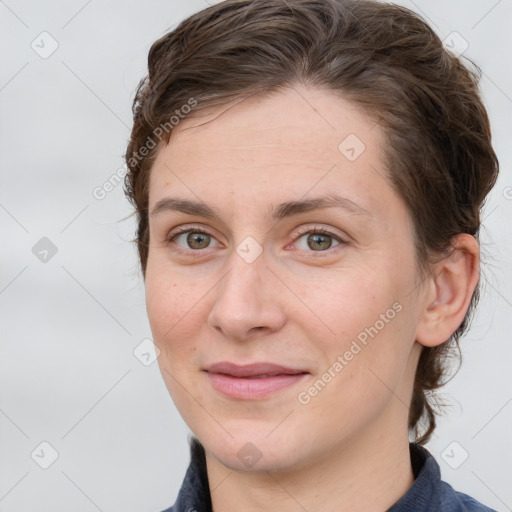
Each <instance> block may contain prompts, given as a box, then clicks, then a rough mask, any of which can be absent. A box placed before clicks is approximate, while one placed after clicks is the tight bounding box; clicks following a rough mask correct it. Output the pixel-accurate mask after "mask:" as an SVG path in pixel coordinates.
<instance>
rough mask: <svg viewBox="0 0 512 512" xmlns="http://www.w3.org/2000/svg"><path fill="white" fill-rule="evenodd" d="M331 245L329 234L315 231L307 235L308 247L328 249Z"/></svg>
mask: <svg viewBox="0 0 512 512" xmlns="http://www.w3.org/2000/svg"><path fill="white" fill-rule="evenodd" d="M331 245H332V238H331V237H330V236H329V235H322V234H321V233H315V234H312V235H309V236H308V246H309V248H310V249H313V250H314V251H316V250H322V249H329V248H330V247H331Z"/></svg>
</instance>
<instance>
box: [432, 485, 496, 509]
mask: <svg viewBox="0 0 512 512" xmlns="http://www.w3.org/2000/svg"><path fill="white" fill-rule="evenodd" d="M440 505H441V507H442V510H443V511H444V512H496V511H495V510H494V509H492V508H489V507H487V506H485V505H483V504H482V503H480V502H479V501H477V500H475V499H474V498H472V497H471V496H468V495H467V494H464V493H462V492H458V491H456V490H455V489H454V488H453V487H452V486H451V485H450V484H448V483H446V482H441V493H440Z"/></svg>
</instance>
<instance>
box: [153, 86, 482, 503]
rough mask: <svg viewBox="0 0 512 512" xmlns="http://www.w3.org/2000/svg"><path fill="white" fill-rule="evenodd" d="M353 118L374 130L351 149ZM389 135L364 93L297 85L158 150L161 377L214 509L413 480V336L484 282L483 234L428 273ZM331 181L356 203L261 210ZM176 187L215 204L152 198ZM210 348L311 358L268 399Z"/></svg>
mask: <svg viewBox="0 0 512 512" xmlns="http://www.w3.org/2000/svg"><path fill="white" fill-rule="evenodd" d="M349 134H355V135H356V136H357V137H358V138H359V139H360V140H361V141H363V143H364V144H365V150H364V151H363V152H362V153H361V154H360V155H359V156H358V157H357V158H356V159H355V160H354V161H350V160H349V159H348V158H347V157H346V156H345V154H343V153H342V152H341V151H340V150H339V149H338V147H339V145H340V143H341V142H342V141H343V140H344V139H345V138H346V137H347V136H348V135H349ZM384 144H385V140H384V133H383V131H382V128H381V127H380V126H379V125H378V124H376V123H375V122H374V121H373V120H372V119H370V118H369V117H368V116H367V115H365V114H364V113H363V112H362V111H361V110H359V109H358V108H357V107H356V106H355V105H354V104H352V103H350V102H348V101H347V100H345V99H343V98H340V97H339V95H334V93H332V92H330V91H325V90H319V89H313V88H304V87H295V88H289V89H285V90H283V91H281V92H279V93H276V94H273V95H271V96H267V97H264V98H254V97H253V98H249V99H245V100H244V101H241V102H238V103H236V104H234V105H230V107H229V108H227V107H226V108H223V109H221V110H217V111H212V112H209V113H207V114H206V115H205V114H202V115H201V117H200V118H199V117H196V118H187V119H185V120H184V121H182V122H181V123H180V124H179V125H178V126H177V127H176V128H175V129H174V130H173V133H172V136H171V139H170V143H169V144H168V145H166V146H164V147H162V148H161V149H160V151H159V153H158V156H157V158H156V160H155V162H154V165H153V167H152V170H151V177H150V188H149V211H150V248H149V257H148V263H147V269H146V299H147V311H148V316H149V321H150V324H151V329H152V332H153V336H154V340H155V343H156V345H157V346H158V348H159V349H160V351H161V353H160V356H159V359H158V360H159V365H160V369H161V371H162V375H163V377H164V380H165V382H166V385H167V388H168V390H169V392H170V394H171V396H172V398H173V400H174V402H175V404H176V406H177V408H178V410H179V412H180V414H181V415H182V417H183V418H184V420H185V421H186V423H187V424H188V426H189V428H190V429H191V431H192V432H193V433H194V434H195V435H196V436H197V438H198V439H199V440H200V441H201V442H202V444H203V445H204V447H205V449H206V456H207V470H208V478H209V482H210V489H211V494H212V501H213V508H214V510H216V511H222V512H230V511H235V510H237V511H238V510H246V511H253V510H268V511H272V510H279V511H280V512H288V511H290V512H291V511H293V512H295V511H303V510H338V511H345V510H347V511H348V510H350V511H352V512H353V511H356V512H357V511H366V512H368V511H372V510H375V511H382V510H385V509H387V508H388V507H390V506H391V505H392V504H393V503H394V502H396V501H397V500H398V499H399V498H400V497H401V496H402V495H403V494H404V493H405V492H406V491H407V489H408V488H409V487H410V485H411V484H412V482H413V475H412V470H411V464H410V457H409V448H408V428H407V416H408V406H409V403H410V399H411V395H412V386H413V382H414V374H415V370H416V366H417V362H418V358H419V354H420V350H421V346H422V345H426V346H435V345H437V344H440V343H442V342H443V341H445V340H446V339H447V338H448V337H449V336H450V335H451V334H452V333H453V331H455V329H456V328H457V326H458V325H459V324H460V322H461V321H462V319H463V317H464V314H465V312H466V310H467V307H468V305H469V301H470V299H471V294H472V292H473V290H474V288H475V286H476V284H477V281H478V272H479V270H478V262H479V260H478V244H477V242H476V241H475V239H474V238H473V237H471V236H469V235H459V237H456V239H454V240H453V244H454V247H455V250H454V252H453V253H452V255H451V256H450V257H448V258H446V259H444V260H442V261H441V262H439V263H437V264H436V266H435V267H433V268H432V274H431V275H428V276H423V275H421V274H420V272H419V270H418V262H417V258H416V252H415V248H414V233H413V227H412V221H411V217H410V214H409V212H408V211H407V208H406V206H405V204H404V202H403V201H402V199H401V198H400V197H399V195H398V194H397V193H396V192H395V191H394V189H393V188H392V187H391V185H390V183H389V181H388V179H387V177H386V172H385V169H384V167H383V164H382V154H381V148H382V147H383V145H384ZM333 192H335V193H336V194H338V195H339V196H342V197H344V198H347V199H349V200H350V201H352V202H353V203H355V204H357V205H358V206H359V207H360V208H361V209H364V212H359V213H357V212H356V211H352V210H351V211H348V210H346V209H343V208H339V207H331V208H324V209H315V210H313V211H309V212H303V213H300V214H297V215H293V216H290V217H285V218H282V219H280V220H276V219H272V218H271V217H270V216H269V211H270V208H271V207H273V206H274V205H277V204H280V203H283V202H288V201H297V200H304V199H311V198H316V197H321V196H326V195H328V194H331V193H333ZM170 196H172V197H177V198H182V199H189V200H193V201H199V202H201V203H206V204H207V205H209V206H210V207H212V208H214V209H215V210H216V211H217V213H218V215H219V219H216V218H213V219H212V218H208V217H205V216H203V215H198V214H191V213H183V212H179V211H173V210H161V211H160V212H158V213H155V214H152V212H153V210H154V208H155V205H156V204H157V203H158V202H159V201H161V200H163V199H165V198H167V197H170ZM178 227H183V228H187V227H189V228H190V232H191V233H194V232H195V231H197V229H198V228H199V229H200V230H201V231H205V232H207V233H208V235H210V237H211V238H207V239H206V242H205V246H203V247H205V248H195V247H197V245H194V246H193V247H191V246H190V244H187V234H185V235H181V236H178V238H175V239H174V240H172V241H169V240H168V238H172V235H173V234H174V233H175V231H176V228H178ZM316 227H320V228H323V229H325V230H328V231H329V232H330V233H332V235H333V238H331V237H329V236H326V238H322V239H321V241H323V242H324V245H322V244H321V248H320V249H319V248H318V246H317V245H313V248H311V246H310V245H308V241H309V242H311V240H312V239H313V241H314V240H315V238H314V234H311V231H313V229H314V228H316ZM299 229H301V230H302V229H304V231H302V232H299ZM169 234H171V237H169ZM246 237H252V238H253V239H254V240H255V241H256V242H257V244H259V246H260V247H261V250H262V253H261V254H260V255H259V256H258V257H257V258H256V259H255V260H254V261H252V262H247V261H246V260H245V259H244V258H242V257H241V256H240V254H239V252H237V247H246V248H247V247H248V246H245V245H244V243H246V242H247V239H246ZM336 237H339V239H341V240H343V242H341V243H340V242H338V240H337V238H336ZM192 242H194V240H192ZM251 243H252V244H253V245H252V246H251V247H253V248H252V249H251V250H255V249H254V247H257V245H255V243H254V242H251ZM329 243H330V244H331V246H329ZM241 244H242V245H241ZM315 248H316V249H315ZM180 249H181V250H180ZM393 304H395V307H396V305H397V304H398V305H399V306H400V311H399V312H398V313H396V315H394V317H393V318H392V319H391V320H389V321H388V322H386V323H385V325H384V327H383V328H382V329H379V330H378V334H376V335H375V336H374V337H373V338H369V342H368V343H367V345H365V346H364V347H362V349H361V350H360V351H359V352H358V353H357V354H355V355H354V356H353V358H352V359H351V360H350V361H347V364H346V365H344V367H343V369H342V370H341V371H339V372H337V373H336V376H335V377H334V378H332V379H331V380H330V382H329V383H328V384H327V385H326V386H325V387H324V388H323V389H322V390H321V391H320V392H318V393H317V394H316V395H315V396H313V397H310V398H311V399H310V401H309V402H308V403H307V404H304V403H301V402H300V401H299V400H298V395H299V393H301V392H304V391H305V390H308V389H309V388H310V387H311V386H312V385H313V384H314V383H315V382H316V381H317V380H318V379H319V378H321V377H322V375H323V374H324V373H325V372H326V371H328V369H329V368H331V372H332V367H333V363H335V362H336V361H337V358H338V356H339V355H343V354H344V353H345V352H346V351H347V350H349V349H350V347H351V344H352V342H353V341H354V340H356V339H357V336H358V334H360V333H361V332H363V331H364V329H365V328H367V327H369V326H374V325H376V321H377V320H379V319H380V318H382V317H381V315H383V314H384V315H386V312H387V311H388V310H389V309H390V308H391V309H392V308H393ZM379 325H380V324H379ZM218 361H232V362H235V363H237V364H248V363H252V362H262V361H265V362H272V363H275V364H281V365H284V366H288V367H294V368H300V369H306V370H307V371H308V372H309V374H308V375H306V376H305V377H304V378H303V379H302V380H301V381H300V382H299V383H297V384H294V385H293V386H290V387H288V388H285V389H282V390H280V391H278V392H276V393H273V394H272V395H270V396H268V397H266V398H264V399H259V400H240V399H232V398H227V397H225V396H223V395H221V394H219V393H218V392H217V391H216V390H214V389H213V388H212V386H211V384H210V380H209V378H208V376H207V374H206V373H205V372H204V371H203V369H204V368H205V367H206V366H208V365H209V364H212V363H214V362H218ZM248 442H249V443H252V444H251V448H250V450H253V451H254V453H258V454H259V456H261V458H260V459H259V460H258V461H257V462H256V463H255V464H254V465H253V466H251V467H248V465H247V464H246V463H244V461H243V460H242V459H241V458H239V457H238V456H237V454H239V453H240V450H241V449H242V447H244V445H246V443H248ZM246 449H247V448H246Z"/></svg>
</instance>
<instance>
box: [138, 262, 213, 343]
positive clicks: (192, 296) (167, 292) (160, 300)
mask: <svg viewBox="0 0 512 512" xmlns="http://www.w3.org/2000/svg"><path fill="white" fill-rule="evenodd" d="M145 284H146V309H147V313H148V319H149V323H150V326H151V331H152V333H153V338H154V342H155V344H156V345H157V346H158V348H159V349H160V350H161V351H164V352H167V351H168V350H169V348H170V345H171V344H172V349H173V351H174V350H179V349H180V347H181V348H185V347H188V348H189V349H191V347H190V340H191V339H193V337H192V336H190V335H191V334H192V332H191V329H193V326H198V325H201V323H200V322H199V319H198V318H197V316H198V312H199V311H200V310H201V303H200V301H199V298H200V297H201V296H203V295H204V287H202V286H201V284H200V283H197V282H195V281H190V280H189V279H187V280H186V281H184V280H183V279H181V278H180V275H179V273H178V272H173V271H171V269H169V268H166V267H165V266H164V265H156V264H152V263H150V262H148V268H147V271H146V283H145Z"/></svg>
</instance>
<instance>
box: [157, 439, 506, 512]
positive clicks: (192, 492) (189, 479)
mask: <svg viewBox="0 0 512 512" xmlns="http://www.w3.org/2000/svg"><path fill="white" fill-rule="evenodd" d="M409 451H410V454H411V465H412V470H413V474H414V478H415V480H414V483H413V484H412V486H411V487H410V488H409V490H408V491H407V493H406V494H405V495H404V496H402V498H400V499H399V500H398V501H397V502H396V503H395V504H394V505H393V506H392V507H391V508H390V509H388V511H387V512H412V511H414V512H440V511H442V512H496V511H493V510H492V509H490V508H488V507H485V506H484V505H482V504H481V503H478V502H477V501H475V500H474V499H473V498H471V497H469V496H467V495H465V494H462V493H459V492H456V491H455V490H454V489H453V488H452V487H451V486H450V485H448V484H447V483H445V482H443V481H442V480H441V472H440V470H439V465H438V464H437V462H436V460H435V459H434V457H433V456H432V455H431V454H430V453H429V452H428V451H427V450H426V449H425V448H423V447H422V446H420V445H418V444H413V443H411V444H410V445H409ZM190 456H191V457H190V458H191V460H190V465H189V467H188V469H187V473H186V474H185V478H184V480H183V484H182V486H181V489H180V492H179V494H178V498H177V500H176V503H175V504H174V506H172V507H171V508H169V509H167V510H165V511H163V512H189V511H190V510H195V511H196V512H212V502H211V498H210V490H209V486H208V474H207V472H206V458H205V453H204V448H203V446H202V445H201V443H200V442H199V441H198V440H197V439H196V438H195V437H192V438H191V440H190Z"/></svg>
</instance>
